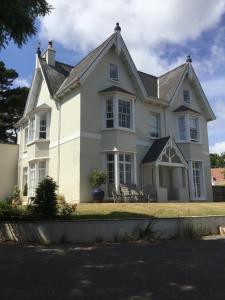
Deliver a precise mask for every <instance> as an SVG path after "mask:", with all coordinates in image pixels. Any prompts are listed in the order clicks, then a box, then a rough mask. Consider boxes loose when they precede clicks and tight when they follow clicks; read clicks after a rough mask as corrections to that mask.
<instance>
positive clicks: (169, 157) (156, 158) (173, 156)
mask: <svg viewBox="0 0 225 300" xmlns="http://www.w3.org/2000/svg"><path fill="white" fill-rule="evenodd" d="M145 163H156V164H161V165H171V166H172V165H178V166H183V167H187V162H186V161H185V159H184V157H183V154H182V153H181V151H180V149H179V148H178V146H177V144H176V143H175V142H174V140H173V138H172V136H167V137H163V138H160V139H156V140H154V142H153V143H152V145H151V147H150V148H149V150H148V152H147V153H146V155H145V157H144V158H143V160H142V164H145Z"/></svg>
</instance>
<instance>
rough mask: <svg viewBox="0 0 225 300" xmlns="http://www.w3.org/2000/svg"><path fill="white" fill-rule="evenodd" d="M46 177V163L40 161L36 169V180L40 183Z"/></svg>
mask: <svg viewBox="0 0 225 300" xmlns="http://www.w3.org/2000/svg"><path fill="white" fill-rule="evenodd" d="M45 176H46V161H44V160H43V161H40V162H39V168H38V180H39V181H40V180H41V179H43V178H44V177H45Z"/></svg>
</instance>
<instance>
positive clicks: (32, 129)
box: [29, 117, 35, 141]
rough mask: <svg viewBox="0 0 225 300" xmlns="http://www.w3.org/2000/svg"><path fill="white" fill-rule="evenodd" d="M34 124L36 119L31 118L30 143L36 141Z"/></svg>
mask: <svg viewBox="0 0 225 300" xmlns="http://www.w3.org/2000/svg"><path fill="white" fill-rule="evenodd" d="M34 124H35V118H34V117H33V118H31V119H30V122H29V141H33V140H34Z"/></svg>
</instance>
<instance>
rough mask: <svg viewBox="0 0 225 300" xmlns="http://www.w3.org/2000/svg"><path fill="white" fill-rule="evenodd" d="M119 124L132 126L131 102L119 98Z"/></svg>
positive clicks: (125, 126)
mask: <svg viewBox="0 0 225 300" xmlns="http://www.w3.org/2000/svg"><path fill="white" fill-rule="evenodd" d="M118 105H119V106H118V112H119V126H120V127H123V128H131V102H130V101H125V100H121V99H119V102H118Z"/></svg>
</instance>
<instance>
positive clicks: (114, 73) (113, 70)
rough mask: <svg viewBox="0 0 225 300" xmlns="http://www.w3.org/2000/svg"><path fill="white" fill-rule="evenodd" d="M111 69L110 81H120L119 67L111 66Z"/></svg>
mask: <svg viewBox="0 0 225 300" xmlns="http://www.w3.org/2000/svg"><path fill="white" fill-rule="evenodd" d="M109 68H110V70H109V72H110V74H109V76H110V79H112V80H117V81H118V80H119V76H118V67H117V65H115V64H110V65H109Z"/></svg>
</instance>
